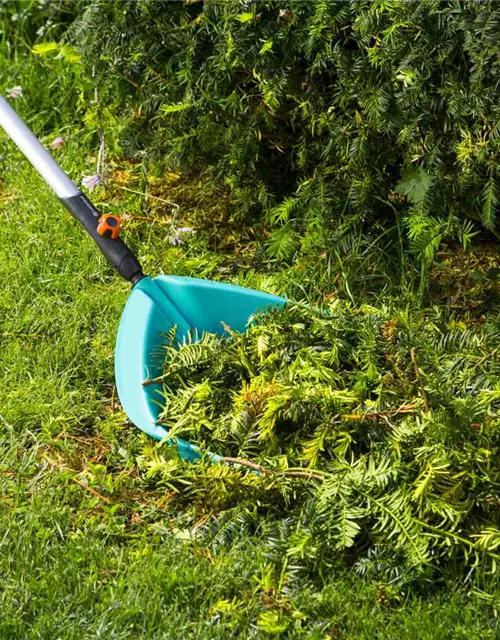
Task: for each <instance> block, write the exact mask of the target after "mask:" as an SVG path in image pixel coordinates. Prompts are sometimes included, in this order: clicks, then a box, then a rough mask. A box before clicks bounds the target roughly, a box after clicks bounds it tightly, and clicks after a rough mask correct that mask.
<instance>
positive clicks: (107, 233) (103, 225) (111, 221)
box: [97, 213, 122, 240]
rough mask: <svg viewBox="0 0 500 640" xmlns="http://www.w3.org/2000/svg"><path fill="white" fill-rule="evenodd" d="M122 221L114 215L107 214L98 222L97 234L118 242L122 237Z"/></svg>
mask: <svg viewBox="0 0 500 640" xmlns="http://www.w3.org/2000/svg"><path fill="white" fill-rule="evenodd" d="M121 224H122V221H121V219H120V218H119V217H118V216H115V215H114V214H112V213H106V214H105V215H103V216H101V217H100V218H99V220H98V221H97V233H98V234H99V235H100V236H103V238H111V239H112V240H116V239H117V238H118V236H119V235H120V227H121Z"/></svg>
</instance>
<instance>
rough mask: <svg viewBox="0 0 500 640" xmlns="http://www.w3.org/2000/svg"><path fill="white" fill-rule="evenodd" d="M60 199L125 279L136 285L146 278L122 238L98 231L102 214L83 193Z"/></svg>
mask: <svg viewBox="0 0 500 640" xmlns="http://www.w3.org/2000/svg"><path fill="white" fill-rule="evenodd" d="M60 200H61V202H62V203H63V205H64V206H65V207H66V209H67V210H68V211H69V212H70V213H71V215H72V216H73V217H74V218H76V219H77V220H78V221H79V222H80V223H81V225H82V226H83V228H84V229H85V231H86V232H87V233H88V234H89V236H90V237H91V238H92V239H93V240H94V242H95V243H96V244H97V246H98V247H99V249H100V250H101V253H102V254H103V255H104V256H106V258H107V260H108V262H109V263H110V264H111V265H112V266H113V267H114V268H115V269H116V270H117V271H118V273H119V274H120V275H121V276H122V277H123V278H125V280H128V281H129V282H131V283H132V286H134V285H135V284H137V283H138V282H139V280H142V278H144V274H143V272H142V268H141V265H140V264H139V260H137V258H136V257H135V255H134V254H133V253H132V252H131V251H130V249H129V248H128V247H127V245H126V244H125V243H124V242H123V240H121V238H116V239H112V238H109V237H104V236H102V235H100V234H99V233H98V231H97V227H98V224H99V219H100V217H101V214H100V213H99V211H98V210H97V209H96V208H95V207H94V205H93V204H92V203H91V202H90V200H89V199H88V198H86V197H85V195H84V194H83V193H79V194H78V195H76V196H72V197H71V198H61V199H60Z"/></svg>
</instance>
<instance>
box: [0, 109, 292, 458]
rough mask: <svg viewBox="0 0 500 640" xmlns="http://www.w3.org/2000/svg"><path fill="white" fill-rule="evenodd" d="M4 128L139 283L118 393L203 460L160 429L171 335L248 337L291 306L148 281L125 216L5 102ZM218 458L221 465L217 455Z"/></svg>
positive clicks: (220, 288) (166, 280)
mask: <svg viewBox="0 0 500 640" xmlns="http://www.w3.org/2000/svg"><path fill="white" fill-rule="evenodd" d="M0 125H1V126H2V127H3V129H4V130H5V132H6V133H7V135H8V136H9V137H10V138H11V139H12V140H13V142H14V143H15V144H16V145H17V147H18V148H19V149H20V150H21V151H22V153H23V154H24V155H25V156H26V158H27V159H28V160H29V162H30V163H31V164H32V165H33V167H34V168H35V169H36V170H37V171H38V173H39V174H40V175H41V176H42V178H43V179H44V180H45V182H46V183H47V184H48V185H49V187H50V188H51V189H52V191H53V192H54V193H55V195H56V196H57V197H58V198H59V200H60V201H61V202H62V204H63V205H64V206H65V207H66V208H67V209H68V211H69V212H70V213H71V215H72V216H74V217H75V218H76V219H77V220H78V221H79V222H80V223H81V224H82V226H83V228H84V229H85V231H86V232H87V233H88V234H89V235H90V237H91V238H92V239H93V240H94V242H95V243H96V244H97V246H98V247H99V249H100V250H101V252H102V253H103V254H104V255H105V256H106V258H107V259H108V261H109V262H110V263H111V265H112V266H113V267H114V268H115V269H116V270H117V271H118V273H119V274H120V275H121V276H122V277H123V278H125V280H128V281H129V282H130V283H131V285H132V291H131V293H130V296H129V298H128V300H127V303H126V305H125V309H124V311H123V314H122V317H121V320H120V325H119V328H118V335H117V339H116V347H115V379H116V387H117V391H118V397H119V399H120V402H121V404H122V407H123V409H124V411H125V413H126V414H127V415H128V417H129V418H130V420H131V421H132V422H133V423H134V424H135V425H136V426H137V427H139V429H141V430H142V431H144V432H145V433H147V434H148V435H150V436H151V437H153V438H155V439H157V440H165V441H166V442H168V443H169V444H176V445H177V448H178V453H179V456H180V457H181V458H183V459H186V460H196V459H198V458H200V456H201V455H202V451H201V450H200V449H199V448H198V447H197V446H196V445H194V444H191V443H189V442H186V441H185V440H181V439H180V438H172V439H170V440H169V438H168V431H167V430H166V429H165V428H164V427H162V426H161V425H160V424H159V423H158V418H159V415H160V413H161V403H160V399H161V391H162V384H161V382H160V381H157V382H154V381H155V380H156V379H157V378H159V377H160V376H161V373H162V360H161V352H162V346H163V345H164V344H165V343H166V334H168V332H169V330H170V329H171V328H172V327H174V326H176V327H177V332H176V339H177V340H178V341H179V342H180V343H182V341H183V340H192V339H193V336H194V337H196V336H198V335H201V334H202V333H203V332H211V333H216V334H219V335H223V334H224V332H225V331H226V329H225V327H226V326H227V327H230V328H231V329H232V330H235V331H244V330H245V329H246V327H247V325H248V322H249V320H250V318H251V317H252V316H253V315H254V314H256V313H258V312H260V311H265V310H266V309H269V308H271V307H280V306H283V304H284V303H285V299H284V298H281V297H278V296H274V295H271V294H268V293H264V292H261V291H255V290H252V289H246V288H243V287H238V286H235V285H230V284H225V283H222V282H214V281H210V280H201V279H198V278H188V277H184V276H169V275H160V276H156V277H155V278H152V277H150V276H147V275H145V274H144V273H143V271H142V268H141V265H140V264H139V261H138V260H137V258H136V256H135V255H134V254H133V253H132V252H131V251H130V249H129V248H128V247H127V245H126V244H125V242H123V240H122V239H121V238H120V218H119V217H118V216H115V215H113V214H107V215H101V214H100V213H99V211H98V210H97V209H96V207H95V206H94V205H93V204H92V203H91V202H90V200H89V199H88V198H87V197H86V196H85V195H84V194H83V193H81V191H80V190H79V189H78V188H77V187H76V186H75V184H74V183H73V182H72V181H71V180H70V178H69V177H68V176H67V175H66V174H65V173H64V171H63V170H62V169H61V168H60V167H59V165H58V164H57V163H56V161H55V160H54V158H53V157H52V156H51V155H50V153H49V152H48V151H47V150H46V149H45V147H44V146H43V145H42V143H41V142H40V141H39V140H38V139H37V138H36V136H35V135H34V134H33V133H32V132H31V131H30V130H29V128H28V127H27V126H26V125H25V124H24V122H23V121H22V120H21V118H20V117H19V116H18V114H17V113H16V111H15V110H14V109H13V108H12V107H11V106H10V105H9V104H8V103H7V101H6V100H5V99H4V98H2V97H1V96H0ZM145 381H147V382H148V383H147V384H144V382H145ZM151 381H153V382H151ZM210 455H211V457H212V458H213V459H214V460H217V459H218V456H217V455H215V454H210Z"/></svg>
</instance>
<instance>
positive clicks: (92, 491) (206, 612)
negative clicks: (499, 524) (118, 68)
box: [0, 154, 500, 640]
mask: <svg viewBox="0 0 500 640" xmlns="http://www.w3.org/2000/svg"><path fill="white" fill-rule="evenodd" d="M9 158H11V159H10V160H9V161H8V162H5V164H4V167H5V170H4V174H3V176H2V178H3V182H1V183H0V223H1V225H0V280H1V283H2V289H1V294H0V576H1V581H0V637H1V638H5V639H6V640H7V639H11V638H12V639H18V638H19V639H20V638H30V639H31V638H33V639H34V638H43V639H46V638H60V639H61V640H62V639H64V640H69V639H70V638H75V639H76V638H78V639H79V640H81V639H82V638H110V639H111V638H113V639H118V638H148V639H150V638H225V637H238V638H251V637H255V638H265V637H271V636H273V635H275V636H280V637H284V638H295V637H297V638H298V637H307V638H318V639H319V638H367V639H368V638H370V639H371V638H387V639H389V638H398V639H401V638H433V639H434V638H468V639H471V638H478V639H479V638H481V639H484V638H496V637H498V635H499V633H500V631H499V628H498V621H497V617H496V611H497V609H496V607H495V602H496V598H495V596H494V595H490V596H488V597H486V596H483V597H481V593H477V592H472V593H471V592H470V590H469V588H468V586H467V585H458V584H456V585H455V584H453V585H450V584H448V585H447V586H446V587H443V586H442V585H439V584H432V583H429V584H428V589H424V590H422V589H420V590H419V592H412V591H411V588H410V587H408V588H404V589H399V588H395V587H394V586H391V585H389V584H384V582H383V581H380V580H377V579H373V578H372V579H363V578H361V577H359V576H357V575H356V574H354V573H352V572H351V571H349V570H348V569H347V568H341V567H332V568H331V572H329V573H328V575H323V576H322V577H321V578H318V576H310V575H307V573H304V572H301V571H299V570H295V569H294V567H291V566H288V565H287V563H286V561H284V560H283V558H278V559H276V557H274V556H273V554H272V545H271V543H270V540H271V538H272V536H271V534H270V532H269V530H266V529H265V527H264V528H259V527H256V526H251V525H249V524H248V523H245V522H239V521H238V519H234V520H233V521H231V520H229V521H225V522H219V523H217V521H214V523H213V527H212V529H211V530H208V529H207V528H205V534H204V535H203V536H197V535H196V534H195V533H193V532H195V531H196V526H195V524H196V523H195V522H193V516H192V514H191V513H190V511H189V508H186V511H185V513H183V512H182V511H179V508H178V507H176V509H175V510H173V509H172V508H170V501H171V498H172V491H171V490H170V489H169V488H168V487H158V486H156V485H153V484H152V483H151V482H150V481H148V480H147V479H146V478H145V477H144V476H143V474H142V473H141V471H140V469H139V467H138V465H137V462H136V460H137V456H138V455H139V454H140V453H141V451H142V449H143V447H144V446H149V447H150V446H151V445H152V443H151V442H150V441H148V439H147V438H146V437H145V436H143V435H142V434H141V433H140V432H139V431H138V430H136V429H135V428H134V427H133V426H132V425H130V424H128V423H127V421H126V417H125V416H124V414H123V412H122V411H121V409H120V407H119V404H118V402H117V399H116V393H115V389H114V384H113V346H114V336H115V332H116V329H117V325H118V322H119V317H120V312H121V309H122V308H123V305H124V303H125V300H126V297H127V288H128V287H127V285H126V284H124V283H122V282H121V281H119V279H118V278H117V277H116V276H115V275H114V274H113V273H112V271H111V269H110V268H108V266H107V265H106V264H105V263H104V261H103V259H101V257H100V255H98V253H97V251H96V250H95V249H94V247H93V246H92V244H91V242H90V241H89V240H88V239H87V238H86V237H85V236H84V235H83V233H82V232H81V231H80V229H79V228H78V226H77V225H76V223H74V222H73V221H72V220H68V217H67V215H66V213H65V212H64V210H63V209H62V207H61V206H60V205H59V204H58V203H57V201H56V200H55V199H54V198H53V197H52V196H51V195H50V194H49V192H48V190H47V189H46V188H45V187H44V186H43V185H42V184H41V182H40V181H39V179H38V178H37V177H36V176H35V175H34V172H33V171H32V170H30V168H29V167H27V166H26V164H25V163H23V162H22V161H21V159H20V156H19V155H18V154H12V156H9ZM139 200H140V198H137V197H135V196H133V197H132V196H130V199H127V200H124V201H123V206H124V207H125V209H126V210H127V211H129V212H131V211H132V212H136V213H138V202H139ZM117 206H118V202H117V200H116V198H114V199H113V201H112V202H111V203H109V207H111V208H113V207H115V208H116V207H117ZM167 233H168V230H167V227H166V226H161V225H151V224H148V223H141V222H133V223H131V224H130V225H129V226H128V229H127V233H126V235H127V239H128V241H129V242H130V244H131V245H132V246H133V247H134V248H137V249H138V253H139V255H140V256H141V258H142V260H143V262H144V264H145V266H146V269H147V270H148V271H149V272H151V273H155V272H160V271H161V270H164V271H169V270H170V271H171V272H174V273H183V274H187V275H202V276H204V275H210V274H212V275H213V274H214V273H217V271H216V269H215V265H216V264H217V262H218V260H219V259H218V258H217V257H216V256H213V255H211V254H209V253H202V252H201V249H199V248H197V247H196V245H195V246H193V247H192V248H190V247H185V248H172V247H170V245H169V244H168V242H167V240H166V235H167ZM235 277H237V276H235ZM278 281H279V282H280V283H281V284H280V285H278V284H276V283H277V282H278ZM286 281H287V280H286V275H285V276H276V279H275V280H274V286H275V287H278V288H279V287H283V286H285V288H286V284H284V283H286ZM253 283H254V284H259V283H260V284H266V283H267V286H271V287H272V286H273V280H272V279H270V278H269V276H266V277H265V280H262V281H260V280H259V276H253ZM284 292H285V293H287V291H284ZM484 588H485V590H486V591H488V593H490V594H491V593H493V594H494V592H495V589H494V585H491V584H488V583H487V582H486V581H485V585H484Z"/></svg>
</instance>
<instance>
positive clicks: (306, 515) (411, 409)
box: [142, 302, 500, 572]
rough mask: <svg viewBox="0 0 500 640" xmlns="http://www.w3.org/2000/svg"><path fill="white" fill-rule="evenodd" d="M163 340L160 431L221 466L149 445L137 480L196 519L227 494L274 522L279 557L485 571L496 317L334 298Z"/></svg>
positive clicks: (496, 434)
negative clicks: (221, 331)
mask: <svg viewBox="0 0 500 640" xmlns="http://www.w3.org/2000/svg"><path fill="white" fill-rule="evenodd" d="M169 338H170V345H169V346H166V347H165V350H166V358H165V365H164V367H165V371H164V382H163V385H164V398H165V399H164V411H163V417H162V422H164V424H165V425H166V426H167V427H168V428H169V429H170V431H171V435H172V436H175V437H183V438H187V439H190V440H193V441H197V442H200V443H201V444H202V446H203V447H205V448H207V449H210V450H212V451H216V452H218V453H221V454H223V455H224V456H225V457H227V458H228V459H227V461H226V462H227V463H228V464H227V465H226V466H224V465H222V466H220V465H219V466H210V464H209V463H208V464H201V465H191V466H185V465H184V464H183V463H179V462H176V461H175V460H172V459H168V458H165V457H163V456H164V455H165V449H164V448H163V447H160V448H154V449H153V450H151V451H149V453H146V454H145V455H144V456H143V458H142V465H143V467H144V468H145V469H147V470H148V475H149V476H150V477H154V478H158V479H160V480H161V482H165V483H167V484H168V485H170V486H171V487H173V488H175V487H177V488H180V487H182V495H183V499H186V496H191V499H192V500H193V501H194V502H195V503H198V507H202V508H203V510H205V511H208V512H210V511H212V512H218V511H220V510H221V509H225V508H227V507H228V506H229V505H231V504H233V503H234V500H235V498H237V499H238V501H239V503H240V507H241V505H244V504H247V505H248V503H250V502H252V501H253V500H256V499H257V500H258V503H259V504H260V507H261V508H262V509H267V510H271V511H274V512H276V511H278V512H282V515H285V513H286V514H287V517H288V518H289V519H290V521H291V524H290V535H289V536H288V537H287V540H286V545H287V554H289V556H290V557H293V558H297V559H304V558H305V559H307V558H308V559H309V560H311V561H312V560H313V559H314V560H316V561H317V562H318V563H319V564H320V565H321V564H326V565H328V562H333V561H334V560H335V558H337V559H338V558H339V557H343V558H344V560H346V561H347V560H348V561H349V562H354V561H355V562H356V563H357V566H358V568H359V569H360V570H362V571H364V570H367V567H368V565H369V564H370V563H373V562H375V561H376V562H378V563H379V564H380V563H381V564H382V565H384V564H385V565H386V568H387V571H401V572H403V571H404V569H406V570H410V569H413V570H414V569H416V568H418V569H420V570H422V569H423V568H425V567H429V566H431V567H433V568H434V569H436V568H438V567H441V568H442V567H443V566H445V565H446V564H449V563H455V564H456V565H458V566H462V568H463V569H464V570H465V569H466V568H470V566H481V567H483V568H489V569H490V570H493V571H494V570H495V569H496V563H497V561H498V560H500V552H499V547H500V517H499V511H498V497H497V496H498V490H499V487H500V463H499V460H500V385H499V382H498V381H499V380H500V358H499V357H498V345H499V343H500V325H499V324H498V322H497V321H487V322H484V323H481V324H471V325H468V324H466V323H465V322H458V321H456V320H454V319H446V318H445V317H444V316H443V314H442V312H441V311H439V310H437V309H436V310H430V311H426V312H425V313H423V312H421V311H416V310H410V309H407V310H399V311H395V310H394V309H391V308H387V307H382V308H380V309H375V308H373V307H366V306H365V307H359V308H355V307H354V306H352V305H350V304H347V303H341V302H337V303H336V304H334V305H333V307H332V308H331V309H329V310H328V313H322V312H320V311H315V310H312V309H310V308H307V307H304V306H297V305H295V306H292V305H289V306H288V307H287V308H285V309H284V310H279V311H273V312H270V313H269V314H267V315H265V316H262V317H260V318H258V323H257V324H254V325H253V326H251V327H250V328H249V330H248V331H247V332H246V333H244V334H238V333H233V332H231V335H230V336H229V337H228V336H226V337H219V336H216V335H213V334H206V335H204V336H203V337H202V338H201V339H200V340H199V341H198V342H188V343H184V344H182V345H181V346H180V347H178V346H175V330H173V331H172V332H171V333H170V336H169ZM167 455H168V454H167ZM235 465H236V467H238V466H239V468H235ZM247 467H250V469H251V470H248V468H247ZM374 558H375V559H376V560H374Z"/></svg>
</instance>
